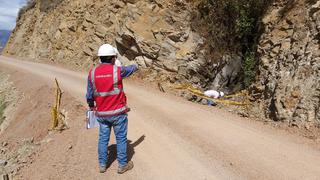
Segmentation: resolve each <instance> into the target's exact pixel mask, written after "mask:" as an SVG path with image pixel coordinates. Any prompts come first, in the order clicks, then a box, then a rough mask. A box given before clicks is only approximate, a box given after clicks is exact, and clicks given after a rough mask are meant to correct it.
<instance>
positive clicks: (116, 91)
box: [91, 66, 123, 97]
mask: <svg viewBox="0 0 320 180" xmlns="http://www.w3.org/2000/svg"><path fill="white" fill-rule="evenodd" d="M95 70H96V68H93V69H92V71H91V82H92V86H93V92H94V96H100V97H106V96H110V95H116V94H120V93H121V92H122V91H123V90H122V89H121V90H120V89H119V88H118V67H117V66H113V91H109V92H98V91H97V88H96V85H95V83H94V72H95Z"/></svg>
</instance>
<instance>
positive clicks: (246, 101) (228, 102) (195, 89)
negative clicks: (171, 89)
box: [175, 84, 250, 106]
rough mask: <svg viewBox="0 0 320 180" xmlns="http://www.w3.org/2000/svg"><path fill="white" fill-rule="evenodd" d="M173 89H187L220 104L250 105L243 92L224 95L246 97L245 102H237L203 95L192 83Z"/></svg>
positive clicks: (246, 95) (246, 96)
mask: <svg viewBox="0 0 320 180" xmlns="http://www.w3.org/2000/svg"><path fill="white" fill-rule="evenodd" d="M175 89H180V90H188V91H189V92H191V93H192V94H194V95H196V96H199V97H201V98H203V99H207V100H212V101H214V102H218V103H222V104H226V105H236V106H247V105H250V102H249V100H248V97H249V96H248V94H247V93H245V92H239V93H236V94H233V95H228V96H224V98H232V97H245V98H246V100H245V102H238V101H231V100H225V99H214V98H210V97H207V96H205V95H204V93H203V92H202V91H200V90H199V89H197V88H195V87H193V86H192V85H188V84H181V85H178V86H176V87H175Z"/></svg>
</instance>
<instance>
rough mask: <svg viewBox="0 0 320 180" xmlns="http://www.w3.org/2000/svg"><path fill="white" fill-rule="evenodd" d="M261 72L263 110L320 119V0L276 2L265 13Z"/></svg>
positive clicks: (295, 120)
mask: <svg viewBox="0 0 320 180" xmlns="http://www.w3.org/2000/svg"><path fill="white" fill-rule="evenodd" d="M263 23H264V25H265V30H264V31H265V33H264V34H263V35H262V36H261V39H260V43H259V47H258V53H259V54H260V66H259V74H258V76H257V83H256V85H255V88H256V89H255V93H257V94H256V97H257V98H258V99H259V100H260V107H259V109H263V110H264V114H265V115H266V116H267V117H270V118H272V119H274V120H284V121H290V122H292V123H299V122H306V121H307V122H318V123H319V121H320V110H319V106H320V49H319V48H320V47H319V45H320V1H316V0H306V1H304V0H296V1H281V2H276V3H274V5H273V7H271V9H270V11H269V13H268V14H267V15H266V16H265V17H264V19H263Z"/></svg>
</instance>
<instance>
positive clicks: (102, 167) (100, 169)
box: [99, 166, 107, 173]
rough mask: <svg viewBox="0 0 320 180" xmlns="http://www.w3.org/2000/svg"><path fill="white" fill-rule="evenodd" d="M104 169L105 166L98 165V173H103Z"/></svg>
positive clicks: (105, 168)
mask: <svg viewBox="0 0 320 180" xmlns="http://www.w3.org/2000/svg"><path fill="white" fill-rule="evenodd" d="M106 170H107V167H106V166H100V168H99V172H100V173H104V172H106Z"/></svg>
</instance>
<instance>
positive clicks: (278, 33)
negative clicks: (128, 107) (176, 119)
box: [3, 0, 320, 123]
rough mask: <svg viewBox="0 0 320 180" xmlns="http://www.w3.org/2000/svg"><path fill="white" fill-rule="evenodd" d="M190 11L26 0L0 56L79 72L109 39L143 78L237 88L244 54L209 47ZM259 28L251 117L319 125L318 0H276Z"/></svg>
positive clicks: (174, 6)
mask: <svg viewBox="0 0 320 180" xmlns="http://www.w3.org/2000/svg"><path fill="white" fill-rule="evenodd" d="M194 11H196V8H194V6H193V4H192V2H190V1H186V0H179V1H173V0H152V1H151V0H141V1H137V0H121V1H115V0H110V1H96V0H76V1H69V0H55V1H52V0H34V1H33V0H30V1H29V3H28V5H27V6H26V7H25V8H23V10H21V12H20V16H19V18H18V22H17V27H16V28H15V30H14V31H13V33H12V35H11V37H10V40H9V42H8V44H7V46H6V48H5V49H4V52H3V53H4V54H5V55H13V56H19V57H23V58H29V59H38V60H41V59H49V60H51V61H53V62H56V63H60V64H64V65H67V66H69V67H72V68H75V69H82V70H83V69H89V68H90V67H92V65H95V64H97V63H98V58H97V56H96V51H97V49H98V47H99V46H100V45H101V44H103V43H111V44H113V45H114V46H116V47H117V48H118V50H119V52H120V54H121V57H120V59H121V60H122V61H123V63H130V62H132V61H135V62H136V63H138V64H139V65H140V66H141V67H142V69H145V71H144V72H145V73H144V74H143V77H146V79H147V80H149V81H155V80H156V81H162V82H165V83H183V82H188V83H191V84H193V85H195V86H197V87H199V88H202V89H203V90H205V89H211V88H214V89H220V90H221V89H222V90H224V91H226V92H227V93H228V92H233V91H234V90H235V89H241V88H239V86H237V84H239V81H241V79H243V78H242V77H241V76H243V73H242V72H243V66H244V65H243V55H241V53H240V54H239V51H237V52H234V51H232V50H228V51H225V52H210V53H209V52H207V50H208V49H207V48H205V47H208V46H206V45H208V44H206V43H207V39H208V38H207V37H203V33H200V32H197V30H195V29H196V28H194V27H193V26H192V24H194V23H193V22H192V21H196V20H197V19H194V17H193V13H194ZM221 24H222V25H223V23H221ZM263 25H264V26H262V27H263V28H262V32H261V33H262V34H261V37H260V40H259V42H258V50H257V51H258V52H257V54H258V59H257V61H258V64H257V66H258V67H257V69H258V73H257V77H256V83H254V86H253V87H252V88H251V92H252V95H253V96H254V97H255V99H256V102H255V103H256V104H257V105H256V104H255V105H254V106H253V110H254V111H256V112H257V113H255V114H258V116H262V117H268V118H271V119H274V120H279V121H290V122H294V123H296V122H305V121H310V122H312V123H314V122H318V121H319V116H320V115H319V84H320V83H319V52H320V51H319V1H316V0H294V1H292V0H290V1H289V0H287V1H284V0H276V1H275V3H273V4H272V6H271V7H270V8H269V10H268V11H267V13H266V15H265V17H263ZM201 29H205V28H201ZM214 32H217V31H214ZM257 38H258V37H257ZM210 46H214V44H211V45H210ZM213 49H214V48H213ZM208 54H211V55H212V56H215V57H212V58H210V56H208ZM217 57H218V58H217ZM240 84H241V82H240Z"/></svg>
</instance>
